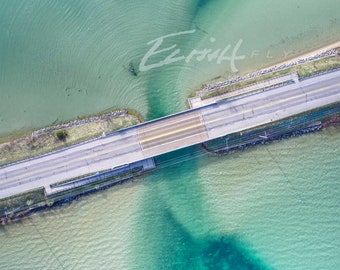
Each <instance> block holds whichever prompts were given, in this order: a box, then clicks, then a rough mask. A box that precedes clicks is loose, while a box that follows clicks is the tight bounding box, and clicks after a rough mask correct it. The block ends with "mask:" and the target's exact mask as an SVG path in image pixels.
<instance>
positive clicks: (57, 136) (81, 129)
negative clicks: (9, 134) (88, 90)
mask: <svg viewBox="0 0 340 270" xmlns="http://www.w3.org/2000/svg"><path fill="white" fill-rule="evenodd" d="M142 121H143V120H142V119H141V117H140V116H139V115H138V114H136V113H133V112H130V111H127V110H118V111H114V112H110V113H105V114H102V115H98V116H95V117H90V118H84V119H78V120H75V121H72V122H68V123H65V124H60V125H56V126H51V127H46V128H43V129H40V130H37V131H34V132H33V133H32V134H31V135H28V136H24V137H21V138H18V139H15V140H12V141H10V142H5V143H2V144H0V153H1V155H0V165H5V164H8V163H11V162H16V161H19V160H23V159H26V158H31V157H34V156H37V155H42V154H45V153H48V152H51V151H54V150H57V149H61V148H64V147H67V146H70V145H74V144H77V143H80V142H83V141H86V140H89V139H93V138H95V137H98V136H101V135H103V134H108V133H111V132H114V131H116V130H119V129H122V128H126V127H129V126H132V125H136V124H138V123H140V122H142Z"/></svg>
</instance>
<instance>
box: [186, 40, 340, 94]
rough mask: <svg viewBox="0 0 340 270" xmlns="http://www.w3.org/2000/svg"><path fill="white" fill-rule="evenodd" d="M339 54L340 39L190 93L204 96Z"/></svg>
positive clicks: (206, 83)
mask: <svg viewBox="0 0 340 270" xmlns="http://www.w3.org/2000/svg"><path fill="white" fill-rule="evenodd" d="M339 55H340V41H337V42H334V43H332V44H329V45H326V46H323V47H320V48H319V49H316V50H313V51H310V52H308V53H303V54H301V55H299V56H295V57H292V58H290V59H288V60H285V61H283V62H278V63H276V64H274V65H271V66H268V67H265V68H262V69H260V70H257V71H253V72H250V73H246V74H244V75H236V76H234V77H232V78H229V79H226V80H222V81H214V79H211V80H210V81H207V82H205V83H203V84H202V86H203V87H202V88H200V89H198V90H196V91H194V92H193V93H192V94H191V95H190V98H202V97H204V96H205V95H208V94H210V93H213V91H218V90H219V89H221V88H224V87H227V86H231V85H233V84H237V83H243V82H247V81H248V80H252V79H257V78H261V76H264V75H270V74H273V73H276V72H280V71H284V70H287V69H289V68H294V67H298V66H300V65H303V64H307V63H310V62H313V61H317V60H322V59H328V58H331V57H337V56H339ZM237 90H238V89H234V90H232V91H230V93H232V92H233V91H235V92H236V91H237Z"/></svg>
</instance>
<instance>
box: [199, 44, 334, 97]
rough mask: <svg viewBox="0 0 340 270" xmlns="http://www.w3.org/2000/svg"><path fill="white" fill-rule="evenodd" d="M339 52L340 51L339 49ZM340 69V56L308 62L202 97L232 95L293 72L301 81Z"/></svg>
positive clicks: (218, 89)
mask: <svg viewBox="0 0 340 270" xmlns="http://www.w3.org/2000/svg"><path fill="white" fill-rule="evenodd" d="M337 50H338V51H339V49H337ZM337 68H340V56H339V55H337V56H332V57H328V58H322V59H318V60H314V61H310V62H306V63H303V64H300V65H297V66H293V67H289V68H285V69H282V70H279V71H275V72H272V73H269V74H265V75H262V76H257V77H254V78H251V79H248V80H244V81H240V82H237V83H233V84H229V85H227V86H223V87H220V88H217V89H216V90H213V91H211V92H210V93H207V94H205V95H203V96H202V97H201V99H202V100H203V99H208V98H211V97H216V96H220V95H223V94H226V93H230V92H233V91H236V90H239V89H242V88H245V87H248V86H251V85H255V84H258V83H260V82H264V81H267V80H270V79H274V78H277V77H281V76H284V75H288V74H290V73H293V72H297V73H298V75H299V77H300V78H301V79H303V78H307V77H310V76H313V75H316V74H319V73H323V72H327V71H331V70H334V69H337Z"/></svg>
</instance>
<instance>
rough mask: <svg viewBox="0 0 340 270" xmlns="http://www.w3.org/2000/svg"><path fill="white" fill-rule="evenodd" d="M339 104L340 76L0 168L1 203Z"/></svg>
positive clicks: (194, 112) (317, 79)
mask: <svg viewBox="0 0 340 270" xmlns="http://www.w3.org/2000/svg"><path fill="white" fill-rule="evenodd" d="M339 101H340V71H336V72H333V73H329V74H326V75H322V76H319V77H314V78H310V79H308V80H304V81H301V82H298V83H295V84H290V85H286V86H283V87H279V88H275V89H270V90H267V91H263V92H258V93H254V94H253V95H248V96H240V97H238V98H235V99H233V100H229V101H228V100H226V101H220V102H218V103H215V104H211V105H208V106H204V107H201V108H197V109H193V110H188V111H185V112H182V113H179V114H175V115H171V116H168V117H164V118H161V119H159V120H155V121H150V122H146V123H143V124H141V125H137V126H135V127H132V128H128V129H125V130H120V131H117V132H115V133H112V134H110V135H108V136H106V137H100V138H98V139H96V140H92V141H89V142H87V143H83V144H80V145H76V146H73V147H69V148H67V149H64V150H62V151H57V152H54V153H51V154H49V155H44V156H40V157H37V158H34V159H30V160H26V161H23V162H18V163H15V164H9V165H7V166H2V167H0V199H1V198H6V197H9V196H12V195H15V194H18V193H21V192H25V191H28V190H31V189H34V188H38V187H45V188H46V189H48V188H49V187H50V185H52V184H55V183H58V182H61V181H65V180H67V179H71V178H76V177H79V176H82V175H87V174H90V173H96V172H98V171H104V170H108V169H110V168H112V167H117V166H121V165H124V164H130V163H133V162H137V161H141V160H144V159H147V158H151V157H155V156H158V155H161V154H164V153H167V152H170V151H173V150H176V149H180V148H184V147H187V146H190V145H194V144H198V143H201V142H205V141H208V140H211V139H215V138H218V137H221V136H224V135H227V134H230V133H234V132H238V131H242V130H246V129H249V128H252V127H255V126H259V125H263V124H267V123H270V122H273V121H276V120H280V119H283V118H286V117H289V116H292V115H296V114H299V113H302V112H306V111H309V110H312V109H316V108H318V107H321V106H325V105H329V104H332V103H335V102H339Z"/></svg>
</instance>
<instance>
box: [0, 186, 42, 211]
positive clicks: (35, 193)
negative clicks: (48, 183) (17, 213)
mask: <svg viewBox="0 0 340 270" xmlns="http://www.w3.org/2000/svg"><path fill="white" fill-rule="evenodd" d="M42 201H45V191H44V188H40V189H35V190H31V191H28V192H25V193H22V194H19V195H16V196H13V197H9V198H5V199H1V200H0V214H1V215H2V214H3V213H4V212H5V211H7V210H12V211H13V210H16V209H18V208H29V207H30V206H32V205H34V204H37V203H39V202H42Z"/></svg>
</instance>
